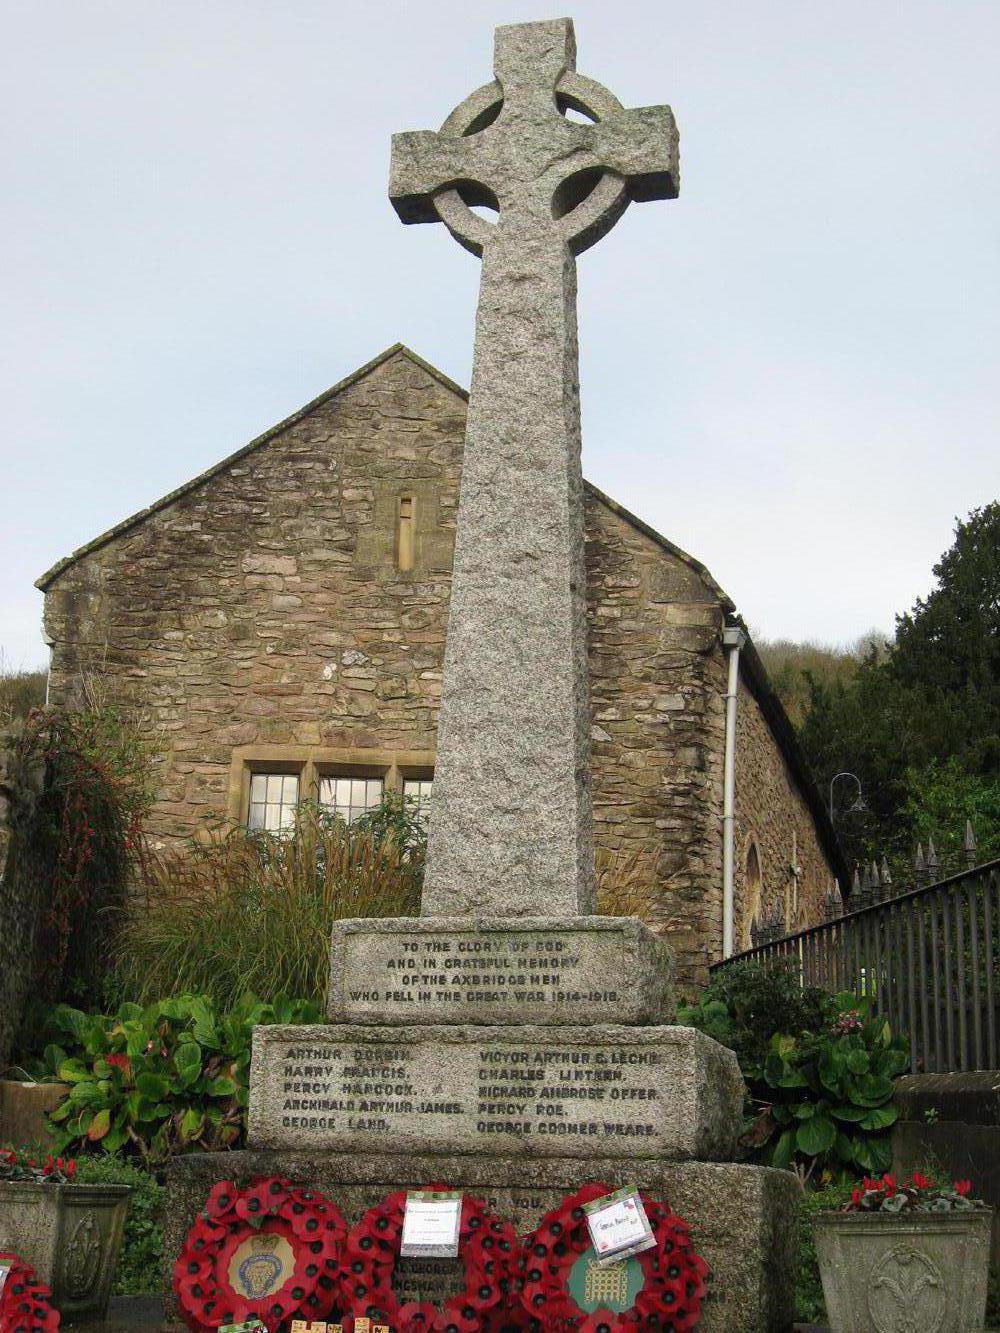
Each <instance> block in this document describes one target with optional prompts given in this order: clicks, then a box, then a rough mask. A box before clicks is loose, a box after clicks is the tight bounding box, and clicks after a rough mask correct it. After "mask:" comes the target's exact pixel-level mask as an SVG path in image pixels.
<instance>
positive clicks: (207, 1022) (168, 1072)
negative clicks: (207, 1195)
mask: <svg viewBox="0 0 1000 1333" xmlns="http://www.w3.org/2000/svg"><path fill="white" fill-rule="evenodd" d="M319 1018H320V1011H319V1009H318V1008H317V1007H316V1006H315V1005H312V1004H308V1003H306V1002H304V1001H290V1000H288V999H285V998H284V997H279V998H278V999H277V1000H276V1001H275V1002H274V1003H273V1004H263V1003H261V1002H259V1001H258V1000H257V999H256V998H255V997H252V996H244V998H243V999H242V1000H241V1002H240V1003H239V1004H238V1005H237V1006H236V1007H235V1008H234V1009H232V1010H230V1011H229V1012H227V1013H220V1012H219V1011H217V1010H216V1009H215V1007H214V1006H213V1004H212V1003H211V1001H210V1000H209V999H208V997H207V996H204V995H184V996H180V997H177V998H175V999H169V1000H161V1001H158V1002H157V1003H155V1004H151V1005H147V1006H146V1007H145V1008H143V1007H142V1006H140V1005H138V1004H132V1003H127V1004H123V1005H122V1006H121V1008H120V1009H119V1010H118V1012H117V1013H116V1014H114V1015H112V1016H110V1017H106V1016H105V1015H102V1014H85V1013H82V1012H81V1011H80V1010H79V1009H71V1008H69V1007H68V1006H67V1005H60V1006H58V1007H57V1008H56V1009H55V1010H53V1012H52V1015H51V1018H50V1026H51V1029H52V1035H53V1036H55V1037H56V1039H57V1040H56V1041H54V1042H52V1043H51V1044H50V1045H48V1046H47V1047H46V1048H45V1055H44V1060H43V1067H42V1068H41V1070H39V1071H36V1072H38V1073H40V1074H41V1075H42V1076H43V1077H47V1078H58V1079H60V1080H61V1081H62V1082H64V1083H68V1084H69V1085H70V1090H69V1093H68V1094H67V1096H66V1097H65V1098H64V1099H63V1100H62V1102H60V1104H59V1105H58V1106H57V1107H56V1109H55V1110H54V1111H53V1112H52V1114H51V1116H50V1122H51V1125H52V1129H53V1132H54V1134H55V1137H56V1143H57V1146H58V1149H59V1151H79V1150H86V1149H88V1148H90V1149H92V1150H103V1151H104V1152H107V1153H116V1152H119V1151H121V1150H123V1149H126V1150H128V1151H130V1152H133V1153H135V1154H137V1155H139V1156H140V1157H141V1158H143V1159H144V1160H145V1161H147V1162H154V1163H155V1162H160V1161H162V1160H164V1159H165V1158H166V1157H167V1156H169V1155H170V1154H171V1153H177V1152H186V1151H190V1150H194V1149H203V1150H205V1151H215V1150H218V1149H222V1148H232V1147H237V1146H239V1144H240V1143H241V1142H242V1139H243V1136H244V1131H245V1111H246V1106H247V1101H248V1086H249V1072H250V1038H251V1033H252V1030H253V1027H254V1024H256V1023H314V1022H316V1021H318V1019H319Z"/></svg>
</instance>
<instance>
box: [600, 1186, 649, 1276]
mask: <svg viewBox="0 0 1000 1333" xmlns="http://www.w3.org/2000/svg"><path fill="white" fill-rule="evenodd" d="M584 1212H585V1213H586V1216H587V1229H588V1231H589V1232H590V1243H591V1244H592V1245H593V1247H594V1251H595V1253H596V1254H597V1257H598V1259H599V1260H600V1259H607V1260H615V1259H624V1258H627V1257H628V1256H629V1255H632V1254H640V1253H641V1252H642V1251H643V1250H648V1249H651V1248H652V1246H654V1245H655V1244H656V1237H655V1236H654V1235H653V1229H652V1227H651V1226H650V1225H649V1218H648V1217H647V1216H646V1210H645V1208H644V1207H643V1206H642V1200H641V1199H640V1198H639V1194H638V1191H637V1190H631V1189H623V1190H618V1192H617V1193H616V1194H607V1195H605V1196H604V1198H603V1199H594V1201H593V1202H592V1203H588V1204H585V1205H584Z"/></svg>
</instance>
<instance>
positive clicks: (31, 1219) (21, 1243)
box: [0, 1181, 132, 1322]
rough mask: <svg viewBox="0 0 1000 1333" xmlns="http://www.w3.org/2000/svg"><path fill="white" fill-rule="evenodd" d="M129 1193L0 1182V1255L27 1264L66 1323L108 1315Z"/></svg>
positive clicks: (103, 1188) (107, 1188) (109, 1187)
mask: <svg viewBox="0 0 1000 1333" xmlns="http://www.w3.org/2000/svg"><path fill="white" fill-rule="evenodd" d="M131 1192H132V1191H131V1190H130V1189H129V1187H128V1186H127V1185H36V1184H32V1183H29V1182H27V1181H0V1250H8V1251H13V1252H14V1253H15V1254H18V1255H20V1257H21V1258H22V1259H25V1260H26V1261H27V1262H28V1263H29V1264H31V1266H32V1268H34V1270H35V1271H36V1273H37V1274H38V1276H39V1278H40V1279H41V1280H42V1282H44V1283H46V1284H47V1285H48V1286H50V1287H51V1288H52V1298H53V1300H52V1303H53V1305H55V1307H56V1308H57V1309H58V1310H59V1311H60V1312H61V1314H62V1317H63V1321H64V1322H68V1321H70V1320H72V1319H76V1318H83V1317H86V1318H91V1317H101V1316H103V1315H104V1314H105V1312H106V1311H107V1308H108V1298H109V1296H110V1294H111V1279H112V1277H113V1276H114V1271H115V1264H116V1263H117V1261H118V1250H119V1247H120V1245H121V1240H122V1230H123V1228H124V1226H125V1216H126V1213H127V1212H128V1199H129V1195H130V1194H131Z"/></svg>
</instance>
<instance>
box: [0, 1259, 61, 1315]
mask: <svg viewBox="0 0 1000 1333" xmlns="http://www.w3.org/2000/svg"><path fill="white" fill-rule="evenodd" d="M0 1279H2V1281H0V1333H47V1331H48V1330H49V1329H53V1328H58V1327H59V1311H58V1310H54V1309H53V1308H52V1306H51V1305H50V1304H49V1301H50V1299H51V1297H52V1293H51V1291H49V1289H48V1287H46V1286H45V1284H44V1283H42V1282H39V1280H38V1277H37V1276H36V1274H35V1270H34V1269H33V1268H32V1267H31V1265H30V1264H26V1263H25V1262H24V1260H23V1259H21V1258H19V1257H18V1255H16V1254H5V1253H3V1252H2V1251H0Z"/></svg>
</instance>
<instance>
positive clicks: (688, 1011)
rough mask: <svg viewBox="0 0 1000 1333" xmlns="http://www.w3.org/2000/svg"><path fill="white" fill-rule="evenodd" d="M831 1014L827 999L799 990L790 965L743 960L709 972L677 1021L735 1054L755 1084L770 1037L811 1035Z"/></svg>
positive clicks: (824, 995)
mask: <svg viewBox="0 0 1000 1333" xmlns="http://www.w3.org/2000/svg"><path fill="white" fill-rule="evenodd" d="M835 1015H836V1005H835V1003H834V1001H833V999H832V997H831V996H830V995H829V994H828V993H827V992H826V991H824V990H820V989H819V987H817V986H803V985H802V984H801V982H800V979H799V974H798V970H797V969H796V968H795V967H794V966H793V965H792V964H791V963H790V962H781V963H779V964H777V965H776V966H774V967H767V968H764V967H761V965H760V964H759V963H749V962H747V963H734V964H733V965H732V966H731V967H725V968H722V969H720V970H719V971H718V972H716V973H714V974H713V976H712V979H711V980H710V981H709V983H708V985H707V986H706V987H705V988H704V990H703V991H702V992H701V994H700V995H699V996H698V998H697V1000H696V1001H694V1002H693V1003H692V1004H688V1005H682V1006H681V1007H680V1009H679V1010H678V1015H677V1021H678V1022H679V1023H685V1024H688V1025H689V1026H691V1027H697V1028H700V1029H701V1030H702V1031H703V1032H707V1033H708V1035H709V1036H710V1037H714V1038H715V1040H716V1041H719V1042H721V1043H722V1044H723V1046H728V1047H729V1048H730V1050H733V1051H735V1052H736V1056H737V1059H738V1060H739V1062H740V1069H741V1070H742V1071H743V1077H744V1078H745V1079H747V1081H748V1082H759V1081H760V1080H761V1079H762V1077H763V1069H764V1061H765V1060H766V1058H767V1054H768V1050H769V1043H770V1041H771V1038H772V1037H773V1036H774V1034H775V1033H778V1032H783V1033H786V1032H811V1031H816V1030H819V1029H821V1028H823V1027H825V1026H826V1025H827V1024H828V1023H830V1022H831V1021H833V1019H834V1017H835Z"/></svg>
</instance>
